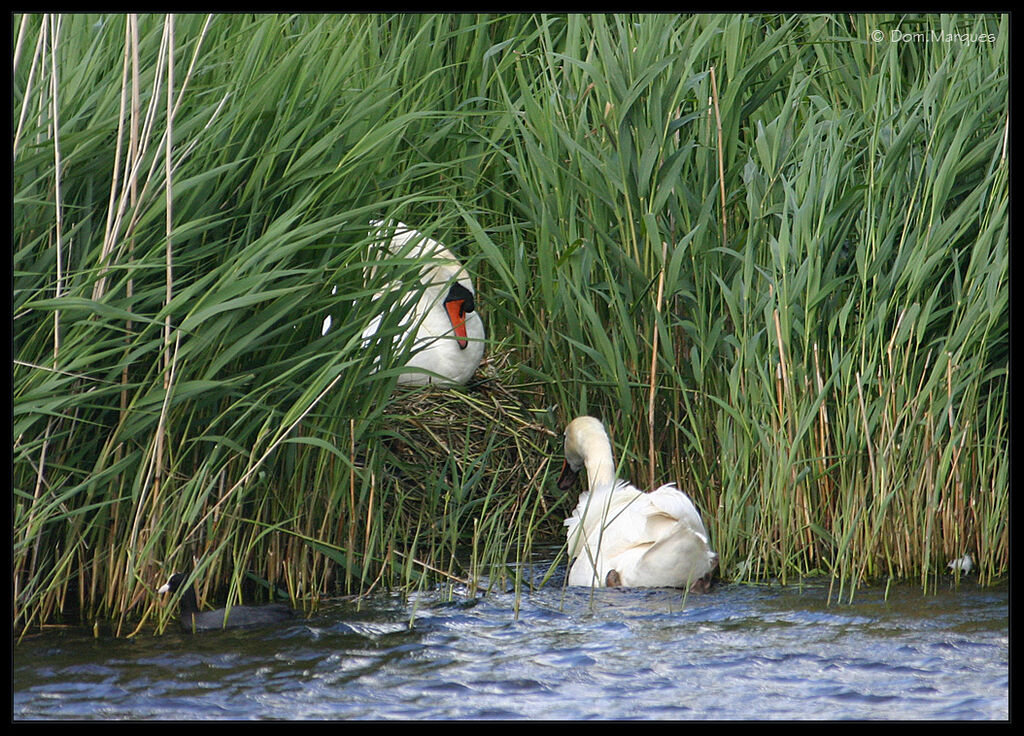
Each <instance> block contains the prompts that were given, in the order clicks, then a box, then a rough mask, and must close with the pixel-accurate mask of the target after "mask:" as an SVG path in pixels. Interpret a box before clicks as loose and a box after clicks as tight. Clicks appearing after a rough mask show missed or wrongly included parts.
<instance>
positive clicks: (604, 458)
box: [558, 416, 718, 591]
mask: <svg viewBox="0 0 1024 736" xmlns="http://www.w3.org/2000/svg"><path fill="white" fill-rule="evenodd" d="M584 467H585V468H586V471H587V490H586V491H584V492H583V493H581V494H580V498H579V503H578V504H577V505H576V509H575V510H574V511H573V513H572V515H571V516H570V517H569V518H568V519H566V520H565V526H566V527H567V530H566V536H567V539H568V550H569V560H570V564H571V567H570V569H569V576H568V580H567V582H568V584H569V585H583V586H594V587H615V586H623V587H674V588H687V589H690V590H701V591H707V590H708V589H709V588H710V582H711V574H712V573H713V572H714V570H715V568H716V567H717V566H718V554H717V553H715V552H714V551H713V550H712V549H711V547H710V546H709V544H708V533H707V530H706V529H705V528H704V523H703V522H702V521H701V518H700V514H699V513H698V512H697V509H696V507H695V506H694V505H693V502H692V501H691V500H690V498H689V497H688V496H687V495H686V494H685V493H683V492H682V491H680V490H679V489H678V488H676V487H675V485H673V484H668V485H663V486H661V487H660V488H658V489H656V490H653V491H651V492H649V493H644V492H643V491H641V490H640V489H638V488H636V487H635V486H633V485H632V484H630V483H628V482H627V481H624V480H619V479H617V478H616V477H615V462H614V460H613V459H612V445H611V442H610V441H609V439H608V434H607V432H605V429H604V425H603V424H601V422H600V420H598V419H595V418H594V417H588V416H582V417H577V418H576V419H574V420H572V421H571V422H570V423H569V426H567V427H566V429H565V465H564V467H563V469H562V474H561V476H560V477H559V479H558V487H559V488H560V489H561V490H563V491H564V490H568V489H569V488H571V487H572V485H573V483H574V482H575V480H576V476H577V473H578V472H579V471H580V470H581V469H582V468H584Z"/></svg>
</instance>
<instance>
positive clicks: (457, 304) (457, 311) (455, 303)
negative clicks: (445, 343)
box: [444, 299, 469, 350]
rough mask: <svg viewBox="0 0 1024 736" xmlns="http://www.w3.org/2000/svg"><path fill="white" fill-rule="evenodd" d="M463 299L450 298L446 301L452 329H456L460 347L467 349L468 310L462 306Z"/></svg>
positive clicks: (445, 305) (445, 306) (445, 304)
mask: <svg viewBox="0 0 1024 736" xmlns="http://www.w3.org/2000/svg"><path fill="white" fill-rule="evenodd" d="M462 307H463V301H462V300H461V299H450V300H448V301H446V302H445V303H444V308H445V309H447V310H448V319H449V320H451V323H452V329H454V330H455V337H457V338H458V340H459V349H460V350H465V349H466V347H467V346H468V345H469V335H467V334H466V310H465V309H463V308H462Z"/></svg>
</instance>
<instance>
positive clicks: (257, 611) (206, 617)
mask: <svg viewBox="0 0 1024 736" xmlns="http://www.w3.org/2000/svg"><path fill="white" fill-rule="evenodd" d="M184 582H185V575H184V573H180V572H179V573H175V574H174V575H172V576H171V579H170V580H168V581H167V582H166V583H164V585H163V586H162V587H161V588H160V589H159V590H158V591H157V592H158V593H174V592H175V591H177V590H178V588H180V587H181V585H182V583H184ZM179 607H180V610H181V627H182V628H183V629H185V630H186V631H209V630H211V629H235V628H239V627H242V626H266V625H268V624H274V623H280V622H282V621H289V620H291V619H293V618H295V616H296V615H297V613H296V611H295V610H294V609H292V608H291V607H289V606H287V605H285V604H284V603H270V604H267V605H265V606H231V608H230V609H225V608H218V609H217V610H215V611H200V610H199V605H198V603H197V602H196V592H195V590H194V589H193V588H192V586H189V587H188V588H187V589H186V590H185V592H184V593H182V594H181V601H180V603H179ZM225 612H226V613H227V616H226V617H225Z"/></svg>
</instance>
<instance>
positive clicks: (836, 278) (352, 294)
mask: <svg viewBox="0 0 1024 736" xmlns="http://www.w3.org/2000/svg"><path fill="white" fill-rule="evenodd" d="M13 30H14V40H15V45H14V59H13V72H14V77H13V78H14V92H15V94H14V107H13V110H12V116H13V119H14V129H15V135H14V140H13V151H14V214H15V218H14V232H13V238H14V254H13V265H14V275H13V283H14V299H13V308H14V314H13V331H14V337H13V340H14V346H15V351H14V352H15V356H14V357H15V361H14V366H13V394H14V425H13V429H14V446H13V461H14V465H13V491H14V503H13V509H14V529H13V534H14V546H13V549H14V566H13V573H14V584H15V611H14V613H15V617H16V621H17V622H18V626H20V627H22V628H27V627H30V626H36V625H39V624H41V623H44V622H47V621H51V620H54V619H55V618H56V617H57V616H58V615H59V614H61V613H64V614H68V615H71V616H74V617H77V618H79V619H83V620H90V621H93V620H104V619H112V620H115V621H116V622H117V630H118V631H120V632H121V633H130V632H131V631H134V630H135V629H137V628H138V627H140V626H142V625H143V624H145V623H146V622H147V621H152V620H153V619H156V621H157V623H158V625H162V624H163V623H164V622H165V619H166V612H165V610H164V609H163V608H162V607H161V606H160V605H159V602H158V601H157V599H156V596H155V595H154V589H155V586H156V585H159V583H160V582H162V580H160V577H161V576H162V575H164V574H165V573H167V572H169V571H170V570H171V569H173V568H179V567H185V566H191V565H192V564H196V565H198V569H199V570H200V572H201V573H202V579H203V580H204V581H205V583H204V586H205V587H204V593H208V594H210V595H213V594H215V593H219V592H221V591H222V589H224V588H226V590H227V594H228V595H229V597H230V598H231V599H232V600H238V597H239V596H240V595H242V594H243V593H244V594H245V595H246V597H250V596H251V595H252V594H253V590H252V589H251V587H250V586H251V585H252V582H251V580H253V579H255V580H256V581H257V582H258V583H262V584H264V585H275V586H277V587H278V588H280V589H284V590H286V591H287V592H288V593H289V595H291V596H292V597H293V598H295V599H296V600H297V601H307V602H311V601H313V600H315V598H316V597H317V596H320V595H323V594H327V593H331V592H337V591H339V590H341V591H346V592H352V593H355V592H360V591H365V590H367V589H371V588H373V587H376V586H397V587H407V586H415V585H426V584H431V583H432V582H434V581H437V580H452V581H456V582H458V583H461V584H467V585H470V586H474V585H476V584H478V583H480V584H488V583H490V584H495V581H497V582H498V583H500V582H501V581H502V580H505V579H508V580H509V581H510V582H511V583H512V584H519V583H520V582H521V581H522V579H521V577H520V576H519V575H518V572H517V570H518V569H520V568H518V567H517V566H516V565H515V564H513V566H512V568H506V565H507V564H508V563H522V562H525V561H526V560H528V559H529V558H530V556H531V550H532V547H533V545H534V544H535V543H537V542H538V541H542V540H551V539H555V538H557V534H558V533H559V532H560V521H561V518H563V517H564V515H565V512H566V511H567V509H568V508H569V507H570V505H571V502H572V499H564V498H560V497H559V496H558V495H557V494H556V493H554V491H553V488H552V485H553V483H552V482H551V481H552V477H553V473H552V472H551V467H552V462H555V461H557V454H558V452H559V443H558V433H559V431H560V429H561V427H562V426H563V425H564V423H565V421H567V419H569V418H571V417H572V416H573V415H576V414H579V413H583V412H591V413H595V414H598V415H600V416H602V418H603V419H604V420H605V421H606V423H607V424H608V425H609V426H610V428H611V430H612V434H613V440H614V442H615V446H616V448H617V451H618V455H619V456H620V457H621V464H622V470H623V473H628V474H629V475H631V476H632V477H633V478H634V479H636V480H637V481H642V482H644V483H648V482H662V481H667V480H676V481H678V482H679V483H680V485H681V486H682V487H683V488H684V490H686V491H687V492H688V493H690V494H691V495H692V496H693V497H694V499H695V500H696V501H697V503H698V505H699V506H700V508H701V509H702V510H703V511H704V516H705V520H706V521H707V523H708V526H709V528H710V531H711V535H712V537H713V542H714V544H715V547H716V549H718V551H719V552H720V555H721V560H722V571H723V575H724V576H725V577H726V578H728V579H756V578H760V577H762V576H766V575H774V576H779V577H781V578H782V579H783V580H789V579H791V578H794V577H799V576H803V575H809V574H813V573H816V572H825V573H828V574H830V575H831V576H833V577H834V578H835V579H836V580H838V581H840V583H841V584H842V585H847V586H849V588H850V589H851V590H852V589H853V588H854V586H856V585H857V584H859V583H861V582H863V581H870V580H872V579H876V578H879V577H910V576H918V577H920V579H921V580H922V582H923V583H925V584H927V582H928V580H930V579H931V580H934V577H933V576H934V575H935V574H936V573H937V572H941V571H944V569H945V562H946V561H947V560H948V559H950V558H951V557H953V556H959V555H961V554H963V553H964V552H968V551H969V552H971V554H972V555H973V556H974V557H975V559H976V560H977V562H978V568H979V571H980V573H981V575H982V576H983V579H986V580H987V579H990V578H991V577H993V576H997V575H1000V574H1002V573H1003V572H1005V570H1006V567H1007V564H1008V510H1007V507H1008V496H1009V492H1008V462H1007V461H1008V457H1007V453H1008V434H1009V427H1008V421H1009V416H1008V406H1007V402H1006V398H1007V385H1006V384H1007V378H1008V374H1007V369H1008V339H1009V333H1008V305H1007V293H1008V284H1007V274H1008V263H1007V260H1008V244H1009V235H1008V218H1007V212H1006V210H1007V204H1008V182H1007V173H1008V172H1007V168H1008V160H1007V151H1006V145H1007V131H1008V64H1007V61H1008V54H1007V47H1008V42H1009V28H1008V19H1007V18H1006V17H1005V16H921V17H904V16H899V17H896V16H874V15H859V16H770V17H763V16H717V15H698V16H683V17H676V16H667V15H658V16H625V15H615V16H582V15H570V16H534V15H510V16H477V15H413V16H402V15H398V16H386V15H353V16H347V15H331V16H312V15H298V16H287V15H280V16H255V17H253V16H244V15H230V16H199V15H185V16H167V17H164V16H138V17H136V16H127V17H125V16H109V15H102V16H92V15H70V16H50V15H46V16H35V15H33V16H18V17H16V18H15V23H14V29H13ZM893 30H896V31H899V32H909V31H921V32H923V33H925V34H930V33H932V32H936V33H939V34H956V33H959V34H962V35H963V37H965V38H967V39H968V40H966V41H948V40H947V41H942V40H940V41H938V42H930V43H925V42H921V41H917V42H915V41H914V40H912V38H909V39H908V38H907V37H906V36H899V37H897V36H895V35H894V34H892V31H893ZM873 31H881V33H882V39H881V40H879V41H875V40H873V36H872V32H873ZM940 38H942V36H941V35H940ZM972 38H973V40H971V39H972ZM901 39H905V40H901ZM381 217H385V218H386V217H397V218H400V219H402V220H403V221H405V222H409V223H410V224H414V225H415V226H417V227H420V229H423V230H425V231H428V232H429V233H430V234H431V235H433V236H434V237H437V238H439V239H441V240H442V241H443V242H445V243H446V244H448V245H449V246H450V247H451V248H452V250H453V251H454V252H455V253H456V254H457V255H458V256H459V257H461V258H462V259H463V260H464V262H466V263H467V264H468V265H469V267H470V269H471V270H472V272H473V273H474V274H475V277H476V282H477V287H478V292H479V295H480V307H481V313H482V315H483V317H484V319H485V322H486V324H487V328H488V335H489V339H490V343H489V346H488V355H489V358H488V360H487V361H486V363H485V365H484V367H483V369H482V371H481V378H482V379H483V380H482V381H480V382H479V383H478V384H477V385H475V386H471V387H469V388H468V389H467V390H464V391H452V392H443V393H436V392H423V391H415V390H414V391H408V390H398V391H396V390H395V386H394V381H395V378H396V376H397V372H398V371H397V369H396V368H394V366H398V365H400V364H401V361H402V359H403V357H404V355H403V353H402V351H401V350H399V351H394V350H393V349H392V348H391V341H390V340H389V339H387V338H388V337H389V336H390V335H391V334H394V333H395V332H396V331H397V329H398V320H399V318H400V317H401V314H400V311H401V310H400V309H396V310H394V311H393V312H392V314H391V317H389V318H388V320H387V321H386V324H385V328H384V330H382V332H383V335H382V338H383V339H381V340H380V341H378V342H376V343H374V344H372V345H369V346H364V345H363V344H362V343H361V340H360V339H359V335H360V331H361V328H362V325H364V324H366V322H367V321H368V320H369V319H370V318H371V317H372V316H373V315H374V314H376V313H377V311H378V310H379V309H380V308H381V305H380V304H379V303H377V304H373V303H371V301H370V298H369V297H370V296H371V295H372V294H373V293H375V292H376V291H377V289H379V288H380V287H381V286H382V285H383V283H384V281H385V280H386V279H389V278H392V277H396V276H398V277H400V276H401V275H402V274H406V275H408V274H411V272H412V270H413V269H414V267H415V264H412V263H410V262H408V261H407V260H405V259H401V258H392V259H390V260H387V261H386V262H385V263H384V268H379V269H376V270H372V271H371V270H370V269H368V268H367V266H368V265H369V259H370V258H371V257H372V256H371V254H370V252H369V247H370V236H369V235H368V232H367V231H368V227H367V223H368V221H369V220H370V219H375V218H381ZM332 287H333V288H334V292H332ZM327 314H331V315H332V318H333V325H334V328H333V329H332V330H331V331H330V332H329V333H327V335H326V336H321V334H320V324H321V321H322V319H323V317H324V316H325V315H327ZM375 361H380V363H381V365H383V366H384V368H383V369H382V370H379V371H377V372H373V371H371V370H370V368H371V366H372V365H374V362H375ZM552 458H555V459H554V460H552ZM506 573H507V575H506Z"/></svg>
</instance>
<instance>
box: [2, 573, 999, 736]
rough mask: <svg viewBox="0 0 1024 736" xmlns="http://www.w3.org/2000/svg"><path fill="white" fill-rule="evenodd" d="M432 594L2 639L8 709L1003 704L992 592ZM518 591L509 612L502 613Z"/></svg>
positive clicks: (726, 715) (804, 712) (181, 714)
mask: <svg viewBox="0 0 1024 736" xmlns="http://www.w3.org/2000/svg"><path fill="white" fill-rule="evenodd" d="M449 593H450V591H433V592H426V593H419V594H415V595H412V596H410V597H407V598H403V597H400V596H397V595H395V596H391V595H381V596H377V597H374V598H372V599H369V600H365V601H362V602H360V603H358V604H357V603H356V602H353V601H338V602H335V603H330V604H328V605H325V606H324V607H323V608H322V609H321V610H320V611H319V612H318V613H317V615H316V616H315V617H313V618H311V619H309V620H306V621H300V622H295V623H290V624H288V625H286V626H282V627H280V628H272V629H260V630H244V631H224V632H211V633H206V634H203V635H199V636H195V635H191V634H185V633H181V632H177V631H173V632H169V633H168V634H166V635H165V636H162V637H139V638H137V639H135V640H132V641H125V640H102V641H96V640H94V639H93V638H91V637H90V636H88V635H87V634H86V633H84V632H64V633H61V634H55V635H49V634H48V635H45V636H39V637H34V638H32V639H30V640H28V641H25V642H23V643H21V644H19V645H18V646H17V647H16V649H15V651H14V706H13V708H14V717H15V718H16V719H37V718H44V719H55V718H74V719H97V718H132V719H141V718H147V719H171V718H174V719H180V718H187V719H262V718H295V719H320V718H331V719H338V718H348V719H458V718H472V719H560V720H561V719H586V718H593V719H604V718H616V719H621V718H644V719H696V718H700V719H743V718H757V719H771V718H779V719H866V718H885V719H979V718H980V719H1006V718H1008V713H1009V694H1008V693H1009V664H1008V659H1009V656H1008V609H1009V606H1008V589H1007V587H1006V586H1003V587H997V588H991V589H982V588H979V587H977V586H975V585H973V583H972V582H971V581H969V580H968V581H964V582H962V583H961V584H960V585H959V586H958V587H957V588H955V589H954V588H953V587H952V586H948V587H947V588H944V589H942V590H938V591H936V592H934V593H929V594H928V595H923V594H922V592H921V590H920V588H918V587H916V586H901V587H896V588H894V589H892V590H890V591H889V594H888V598H886V596H885V594H884V590H875V589H871V588H867V589H863V590H861V591H859V592H858V594H857V595H856V596H855V598H854V600H853V602H852V603H841V604H837V603H836V602H835V601H834V599H833V601H832V603H831V605H829V604H828V589H827V586H826V585H807V586H799V587H797V586H788V587H785V588H783V587H779V586H771V587H769V586H750V585H725V586H719V587H718V588H716V589H715V591H714V592H713V593H711V594H709V595H689V596H685V597H684V596H683V594H682V593H681V592H679V591H668V590H621V589H614V590H600V591H594V592H593V593H591V591H587V590H581V589H567V590H563V589H562V588H560V587H559V586H557V585H549V586H546V587H545V588H543V589H540V590H538V591H534V592H532V593H524V594H523V595H522V596H521V597H520V598H519V599H518V600H517V599H516V597H515V595H514V594H512V593H498V594H491V595H489V596H487V597H478V598H476V599H472V600H467V599H465V598H460V597H459V596H458V595H455V596H454V597H452V596H451V595H449ZM517 606H518V616H516V615H514V611H515V610H516V608H517Z"/></svg>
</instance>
